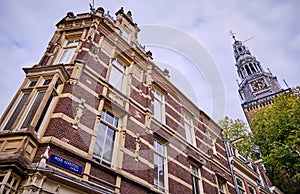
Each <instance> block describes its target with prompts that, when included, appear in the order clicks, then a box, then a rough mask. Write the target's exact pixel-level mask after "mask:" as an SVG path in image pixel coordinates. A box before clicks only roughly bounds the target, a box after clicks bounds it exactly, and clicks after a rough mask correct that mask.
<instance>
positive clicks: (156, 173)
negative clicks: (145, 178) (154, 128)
mask: <svg viewBox="0 0 300 194" xmlns="http://www.w3.org/2000/svg"><path fill="white" fill-rule="evenodd" d="M154 185H158V156H157V155H156V154H154Z"/></svg>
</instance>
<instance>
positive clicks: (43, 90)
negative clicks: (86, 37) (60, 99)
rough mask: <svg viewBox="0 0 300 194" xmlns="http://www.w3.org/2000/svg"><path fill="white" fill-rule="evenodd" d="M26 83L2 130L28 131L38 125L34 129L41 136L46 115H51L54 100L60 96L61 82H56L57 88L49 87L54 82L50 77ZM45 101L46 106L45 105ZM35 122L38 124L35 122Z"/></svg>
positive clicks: (3, 123) (0, 126) (2, 125)
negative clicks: (27, 129) (30, 127)
mask: <svg viewBox="0 0 300 194" xmlns="http://www.w3.org/2000/svg"><path fill="white" fill-rule="evenodd" d="M26 81H27V82H28V83H27V84H26V86H27V87H24V88H22V89H21V93H20V94H19V97H18V98H17V100H16V101H15V103H14V105H13V106H12V107H11V109H10V111H9V112H8V114H7V115H5V119H4V120H3V122H2V123H1V125H0V128H1V129H2V130H18V129H26V128H28V127H29V126H31V125H33V124H35V123H37V124H35V126H32V127H34V130H35V131H36V132H37V133H38V135H39V132H40V130H39V129H41V126H43V124H44V122H45V120H46V119H45V118H46V115H47V114H50V106H51V103H52V102H53V98H54V97H55V96H57V95H58V89H59V87H58V85H59V84H60V83H61V81H60V80H57V81H56V82H55V85H57V87H56V88H52V87H49V85H50V83H51V81H52V78H49V77H48V78H47V79H45V78H43V77H42V76H41V77H39V78H38V79H36V78H35V79H34V80H26ZM47 93H48V94H47ZM46 94H47V95H46ZM44 101H45V102H46V104H44V103H43V102H44ZM41 104H42V105H43V106H41ZM33 120H35V121H36V122H33Z"/></svg>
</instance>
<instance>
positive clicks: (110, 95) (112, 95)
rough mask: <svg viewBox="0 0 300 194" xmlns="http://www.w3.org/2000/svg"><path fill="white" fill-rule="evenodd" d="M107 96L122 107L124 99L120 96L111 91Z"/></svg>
mask: <svg viewBox="0 0 300 194" xmlns="http://www.w3.org/2000/svg"><path fill="white" fill-rule="evenodd" d="M108 97H109V98H110V99H111V101H113V102H115V103H116V104H118V105H120V106H121V107H124V104H125V102H124V100H123V99H122V98H121V97H119V96H118V95H116V94H113V93H110V94H109V95H108Z"/></svg>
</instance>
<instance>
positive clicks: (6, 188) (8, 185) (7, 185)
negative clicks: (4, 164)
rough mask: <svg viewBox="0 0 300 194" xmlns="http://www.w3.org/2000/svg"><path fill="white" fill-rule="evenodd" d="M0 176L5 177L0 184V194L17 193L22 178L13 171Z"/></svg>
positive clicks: (2, 173) (0, 173)
mask: <svg viewBox="0 0 300 194" xmlns="http://www.w3.org/2000/svg"><path fill="white" fill-rule="evenodd" d="M0 176H3V179H2V181H1V182H0V193H8V192H9V193H15V192H16V191H17V190H18V187H19V185H20V183H21V178H20V177H19V176H17V175H16V174H15V173H13V172H12V171H11V170H9V171H4V172H0ZM9 181H10V182H9Z"/></svg>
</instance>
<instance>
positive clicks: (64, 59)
mask: <svg viewBox="0 0 300 194" xmlns="http://www.w3.org/2000/svg"><path fill="white" fill-rule="evenodd" d="M75 50H76V47H75V48H65V49H64V51H63V54H62V56H61V58H60V60H59V63H70V62H71V60H72V57H73V55H74V53H75Z"/></svg>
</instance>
